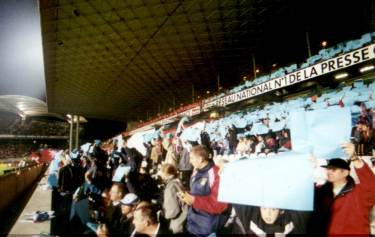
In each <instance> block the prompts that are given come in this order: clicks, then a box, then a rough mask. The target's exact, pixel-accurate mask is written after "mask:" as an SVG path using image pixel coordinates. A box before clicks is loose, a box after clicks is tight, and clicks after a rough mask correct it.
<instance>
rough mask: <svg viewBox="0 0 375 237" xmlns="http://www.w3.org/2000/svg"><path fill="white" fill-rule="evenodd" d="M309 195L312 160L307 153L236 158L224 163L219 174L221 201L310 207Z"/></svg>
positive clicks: (310, 199)
mask: <svg viewBox="0 0 375 237" xmlns="http://www.w3.org/2000/svg"><path fill="white" fill-rule="evenodd" d="M313 196H314V181H313V164H312V162H311V161H310V160H309V159H308V155H297V154H294V153H287V154H283V155H277V156H274V157H272V158H257V159H246V160H238V161H234V162H232V163H229V164H227V165H226V166H225V167H224V169H223V171H222V173H221V175H220V186H219V196H218V199H219V201H222V202H228V203H237V204H244V205H252V206H260V207H270V208H280V209H289V210H301V211H312V210H313Z"/></svg>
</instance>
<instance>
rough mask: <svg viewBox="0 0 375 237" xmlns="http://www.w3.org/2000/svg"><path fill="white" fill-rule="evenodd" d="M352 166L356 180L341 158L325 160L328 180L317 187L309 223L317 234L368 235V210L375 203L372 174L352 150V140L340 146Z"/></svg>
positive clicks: (374, 182) (374, 184)
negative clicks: (355, 180) (357, 181)
mask: <svg viewBox="0 0 375 237" xmlns="http://www.w3.org/2000/svg"><path fill="white" fill-rule="evenodd" d="M342 148H343V150H344V151H345V153H346V154H347V155H348V157H349V162H351V163H352V164H353V166H354V169H355V172H356V174H357V176H358V179H359V183H358V184H355V182H354V180H353V178H352V177H351V176H350V175H349V173H350V166H349V163H348V162H347V161H345V160H342V159H331V160H329V161H328V164H327V165H326V166H322V167H325V168H327V181H328V182H327V183H326V184H324V185H322V186H320V187H318V188H317V190H316V194H315V208H314V214H313V218H312V222H311V226H310V228H311V233H312V234H314V235H316V236H333V235H338V234H361V235H369V234H370V221H369V214H370V209H371V207H372V206H373V205H375V175H374V173H373V172H372V171H371V169H370V168H369V167H368V165H367V164H366V163H365V162H363V161H362V160H361V159H360V158H359V157H358V156H357V155H356V153H355V147H354V144H352V143H346V144H344V145H343V146H342Z"/></svg>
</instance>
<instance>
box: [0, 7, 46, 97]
mask: <svg viewBox="0 0 375 237" xmlns="http://www.w3.org/2000/svg"><path fill="white" fill-rule="evenodd" d="M0 95H25V96H31V97H34V98H38V99H41V100H44V101H45V80H44V66H43V52H42V37H41V30H40V17H39V7H38V1H37V0H1V1H0Z"/></svg>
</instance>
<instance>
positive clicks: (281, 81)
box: [203, 44, 375, 109]
mask: <svg viewBox="0 0 375 237" xmlns="http://www.w3.org/2000/svg"><path fill="white" fill-rule="evenodd" d="M371 59H375V44H371V45H369V46H366V47H363V48H360V49H357V50H354V51H352V52H349V53H346V54H343V55H340V56H338V57H335V58H332V59H329V60H326V61H323V62H320V63H318V64H315V65H312V66H310V67H306V68H303V69H300V70H298V71H295V72H293V73H290V74H287V75H285V76H283V77H278V78H274V79H271V80H269V81H266V82H263V83H261V84H259V85H256V86H253V87H251V88H248V89H245V90H242V91H240V92H237V93H234V94H231V95H227V96H224V97H222V98H220V99H217V100H216V101H211V102H210V103H209V105H203V108H205V109H208V108H209V107H212V106H215V105H216V106H222V107H223V106H226V105H229V104H233V103H236V102H239V101H242V100H246V99H249V98H252V97H254V96H258V95H261V94H264V93H267V92H270V91H273V90H277V89H280V88H283V87H287V86H290V85H293V84H296V83H299V82H302V81H306V80H310V79H312V78H315V77H318V76H322V75H324V74H327V73H331V72H334V71H337V70H340V69H343V68H347V67H350V66H353V65H355V64H359V63H362V62H365V61H368V60H371Z"/></svg>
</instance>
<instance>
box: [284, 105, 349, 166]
mask: <svg viewBox="0 0 375 237" xmlns="http://www.w3.org/2000/svg"><path fill="white" fill-rule="evenodd" d="M290 121H291V123H290V133H291V140H292V150H293V151H294V152H298V153H303V154H304V153H313V154H314V155H315V156H316V157H318V158H324V159H332V158H338V157H345V154H344V152H343V150H342V149H341V147H340V146H341V144H343V143H345V142H349V141H350V133H351V129H352V121H351V111H350V108H338V107H334V108H328V109H324V110H315V111H308V112H302V111H299V112H292V113H291V114H290Z"/></svg>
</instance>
